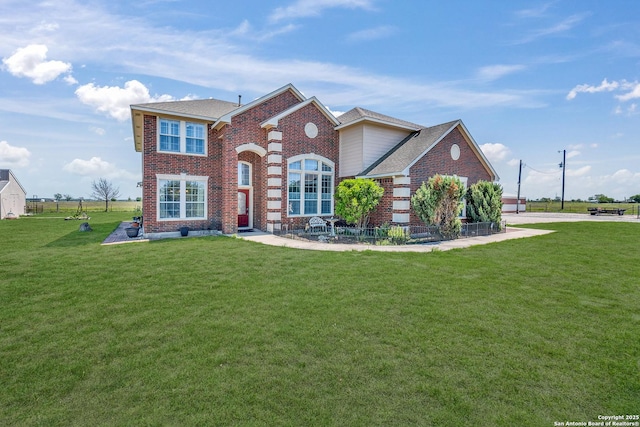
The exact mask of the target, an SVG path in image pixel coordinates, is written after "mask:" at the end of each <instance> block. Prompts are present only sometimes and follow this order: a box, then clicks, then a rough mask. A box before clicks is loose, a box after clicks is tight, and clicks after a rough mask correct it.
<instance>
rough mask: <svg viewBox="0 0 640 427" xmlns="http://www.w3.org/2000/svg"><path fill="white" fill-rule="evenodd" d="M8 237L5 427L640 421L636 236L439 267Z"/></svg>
mask: <svg viewBox="0 0 640 427" xmlns="http://www.w3.org/2000/svg"><path fill="white" fill-rule="evenodd" d="M131 216H132V214H131V213H116V212H113V213H108V214H105V213H96V214H93V213H92V215H91V217H92V219H91V221H90V222H91V226H92V227H93V229H94V231H93V232H90V233H80V232H78V231H77V227H78V225H79V224H78V222H74V221H63V220H60V219H46V217H42V216H36V217H33V218H21V219H19V220H14V221H0V237H1V240H0V241H2V251H1V255H0V260H1V262H0V384H2V387H0V425H47V426H51V425H61V426H62V425H64V426H69V425H305V426H306V425H367V426H369V425H487V426H489V425H491V426H495V425H498V426H513V425H518V426H552V425H554V422H556V421H557V422H565V421H584V422H586V421H597V417H598V415H618V414H637V413H638V410H639V406H638V402H640V365H639V363H640V340H639V339H638V337H639V336H640V315H639V314H638V313H639V312H638V307H640V286H638V276H639V273H640V262H638V261H639V257H638V236H640V228H639V227H640V225H638V224H635V223H631V224H628V223H563V224H544V225H543V226H542V227H541V228H545V229H554V230H557V232H556V233H552V234H550V235H545V236H540V237H534V238H529V239H518V240H513V241H506V242H502V243H498V244H489V245H483V246H477V247H473V248H469V249H464V250H452V251H447V252H433V253H379V252H373V251H365V252H355V251H347V252H317V251H303V250H295V249H287V248H278V247H268V246H262V245H259V244H254V243H251V242H247V241H242V240H238V239H233V238H228V237H203V238H193V239H170V240H164V241H154V242H150V243H135V244H124V245H115V246H100V242H101V241H102V240H103V239H104V238H105V237H106V236H107V235H108V234H109V233H110V232H111V231H112V230H113V229H114V228H115V227H116V226H117V224H118V223H119V222H120V221H121V220H126V219H130V217H131Z"/></svg>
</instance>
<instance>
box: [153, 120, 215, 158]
mask: <svg viewBox="0 0 640 427" xmlns="http://www.w3.org/2000/svg"><path fill="white" fill-rule="evenodd" d="M158 122H159V126H158V128H159V132H158V151H163V152H168V153H183V154H196V155H204V154H206V146H207V144H206V142H207V138H206V128H207V127H206V125H205V124H203V123H192V122H186V121H183V120H170V119H165V118H159V119H158Z"/></svg>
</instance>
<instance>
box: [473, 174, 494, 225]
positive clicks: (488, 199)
mask: <svg viewBox="0 0 640 427" xmlns="http://www.w3.org/2000/svg"><path fill="white" fill-rule="evenodd" d="M466 199H467V218H468V219H469V221H470V222H493V223H495V224H497V225H498V227H500V221H501V220H502V187H501V186H500V185H499V184H496V183H493V182H488V181H478V182H476V183H475V184H473V185H471V186H470V187H469V189H468V190H467V196H466Z"/></svg>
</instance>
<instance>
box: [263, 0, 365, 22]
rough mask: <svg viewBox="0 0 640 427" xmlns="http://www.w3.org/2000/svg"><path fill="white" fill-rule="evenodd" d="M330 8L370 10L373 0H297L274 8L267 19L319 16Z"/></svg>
mask: <svg viewBox="0 0 640 427" xmlns="http://www.w3.org/2000/svg"><path fill="white" fill-rule="evenodd" d="M332 8H345V9H365V10H372V9H373V8H374V0H297V1H296V2H294V3H292V4H291V5H289V6H286V7H279V8H277V9H275V10H274V11H273V12H272V13H271V15H270V16H269V20H270V21H271V22H279V21H282V20H285V19H296V18H308V17H313V16H320V15H321V14H322V12H324V10H326V9H332Z"/></svg>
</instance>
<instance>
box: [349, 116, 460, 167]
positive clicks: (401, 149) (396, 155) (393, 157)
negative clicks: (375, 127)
mask: <svg viewBox="0 0 640 427" xmlns="http://www.w3.org/2000/svg"><path fill="white" fill-rule="evenodd" d="M458 123H460V120H454V121H452V122H447V123H442V124H440V125H436V126H431V127H427V128H422V129H420V130H419V131H417V132H413V133H412V134H411V135H409V136H408V137H406V138H405V139H403V140H402V141H400V142H399V143H398V145H396V146H395V147H394V148H393V149H391V150H390V151H389V152H388V153H387V154H386V155H385V156H383V157H382V158H381V159H380V160H378V161H377V162H375V163H374V164H372V165H371V166H369V167H368V168H367V169H366V170H364V171H363V172H362V173H361V174H360V175H359V176H390V175H393V174H397V173H399V172H402V171H404V170H405V169H406V168H407V167H409V166H410V165H411V164H412V163H413V162H415V161H416V160H417V159H418V158H420V157H421V156H422V155H423V154H424V153H425V152H426V151H427V150H428V149H429V148H431V147H432V146H433V145H434V144H436V143H437V142H438V141H440V139H442V138H443V137H444V136H445V135H446V134H447V133H448V132H449V131H450V130H451V129H452V128H453V127H455V126H457V125H458Z"/></svg>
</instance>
